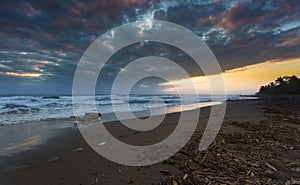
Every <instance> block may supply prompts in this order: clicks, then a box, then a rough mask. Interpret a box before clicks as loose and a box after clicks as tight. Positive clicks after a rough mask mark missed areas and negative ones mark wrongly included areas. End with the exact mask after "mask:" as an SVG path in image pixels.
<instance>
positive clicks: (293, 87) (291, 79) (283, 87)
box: [258, 75, 300, 95]
mask: <svg viewBox="0 0 300 185" xmlns="http://www.w3.org/2000/svg"><path fill="white" fill-rule="evenodd" d="M258 94H270V95H281V94H300V79H299V78H298V77H297V76H295V75H293V76H283V77H278V78H277V79H276V80H275V81H274V82H271V83H269V84H268V85H265V86H261V87H260V90H259V92H258Z"/></svg>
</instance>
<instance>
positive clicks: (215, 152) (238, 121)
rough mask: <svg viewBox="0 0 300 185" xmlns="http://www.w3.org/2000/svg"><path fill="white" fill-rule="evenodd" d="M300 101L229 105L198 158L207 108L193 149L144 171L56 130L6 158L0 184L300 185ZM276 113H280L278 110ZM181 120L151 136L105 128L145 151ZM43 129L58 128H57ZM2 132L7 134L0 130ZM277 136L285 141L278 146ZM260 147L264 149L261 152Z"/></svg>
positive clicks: (74, 133) (169, 120) (0, 165)
mask: <svg viewBox="0 0 300 185" xmlns="http://www.w3.org/2000/svg"><path fill="white" fill-rule="evenodd" d="M297 101H298V102H299V98H292V100H288V101H282V102H279V101H274V99H272V100H244V101H230V102H228V104H227V112H226V116H225V120H224V124H223V126H222V130H221V132H220V133H219V136H218V138H217V140H216V141H215V142H214V143H213V144H212V145H211V147H210V148H209V149H208V150H207V151H202V152H198V151H197V146H198V143H199V140H200V137H201V135H202V132H203V128H204V126H205V124H206V123H207V118H208V116H209V113H210V108H203V109H201V115H200V119H199V124H198V128H197V130H196V132H195V134H194V136H193V138H192V139H191V140H190V142H189V144H188V145H187V146H186V147H184V148H183V149H182V150H181V151H180V152H178V153H177V154H176V155H175V156H173V157H172V158H170V159H168V160H166V161H164V162H161V163H159V164H155V165H151V166H146V167H127V166H123V165H118V164H115V163H113V162H110V161H108V160H106V159H104V158H103V157H101V156H99V155H98V154H97V153H95V152H94V151H93V150H92V149H91V148H90V147H89V146H88V145H87V143H86V142H85V141H84V139H83V138H82V137H81V135H80V133H79V131H78V130H77V129H76V128H62V129H58V130H54V131H53V133H55V136H54V137H53V138H51V139H49V140H47V141H46V143H44V144H42V145H39V146H37V147H35V148H33V149H32V150H28V151H25V152H22V153H18V154H15V155H12V156H9V157H8V156H5V157H1V161H0V182H1V185H15V184H16V185H18V184H22V185H27V184H28V185H29V184H30V185H35V184H51V185H52V184H64V185H68V184H72V185H73V184H78V185H79V184H128V183H129V184H152V183H154V184H158V183H159V182H162V184H173V185H174V184H176V183H177V184H208V183H209V182H213V183H214V184H216V183H222V182H223V183H225V184H226V183H227V184H230V183H235V184H238V183H240V184H245V183H252V184H253V183H256V184H264V183H269V184H274V183H278V184H282V183H290V182H292V180H294V182H296V180H297V179H300V176H299V173H297V170H299V169H300V164H299V155H297V154H299V148H300V146H299V141H300V140H299V131H298V129H299V127H300V125H299V117H297V116H294V115H299V114H296V113H297V107H296V106H297V104H295V102H297ZM291 102H292V104H291ZM276 105H277V106H276ZM270 106H274V107H273V108H270ZM278 106H282V107H283V108H281V109H275V108H276V107H278ZM284 106H289V111H292V112H289V113H286V112H284V110H286V109H284ZM298 106H299V105H298ZM298 109H299V107H298ZM274 111H277V112H276V113H274ZM298 113H299V111H298ZM178 116H179V114H177V113H174V114H169V115H168V116H167V117H166V120H165V121H164V123H163V124H162V125H161V126H160V127H158V129H156V130H153V131H150V132H147V133H143V132H135V131H132V130H129V129H126V128H125V127H122V126H121V125H119V124H118V123H117V122H115V123H110V124H107V127H108V129H109V130H110V131H111V132H112V133H113V134H114V135H115V137H117V138H118V139H120V140H122V141H124V142H126V143H130V144H136V145H145V144H151V143H153V142H156V141H160V140H161V139H163V138H164V137H166V136H167V135H168V134H169V133H171V132H172V130H173V129H174V127H175V126H176V123H177V119H178ZM289 116H292V118H291V117H289ZM285 119H286V121H284V120H285ZM287 120H288V121H287ZM291 120H292V121H291ZM297 121H298V122H297ZM67 122H68V121H67ZM263 123H264V124H263ZM45 124H55V121H48V122H47V123H45ZM65 124H68V123H65ZM70 124H72V123H70ZM18 127H19V125H18ZM24 127H25V124H24ZM3 128H4V129H6V128H9V127H2V128H0V129H3ZM264 132H265V133H266V134H263V133H264ZM41 134H42V133H41ZM272 134H274V135H272ZM277 136H278V137H279V136H280V138H283V139H281V140H279V139H278V138H275V137H277ZM291 136H292V137H291ZM254 137H255V138H254ZM284 138H285V139H286V138H288V139H287V140H285V139H284ZM297 141H298V142H297ZM260 145H261V148H257V147H259V146H260ZM275 145H276V147H272V146H275ZM285 147H286V148H285ZM258 151H260V152H258ZM253 152H256V153H253ZM251 157H252V158H253V159H252V158H251ZM284 159H289V161H285V160H284ZM253 160H254V162H255V161H256V162H257V163H258V164H254V162H253ZM274 161H275V162H274ZM278 161H279V164H278ZM280 162H281V163H280ZM248 163H249V164H248ZM282 163H284V164H282ZM285 163H288V164H285ZM255 165H256V166H255ZM289 165H290V166H289ZM260 170H262V171H267V172H265V173H264V172H262V171H260ZM295 179H296V180H295ZM207 180H208V181H207Z"/></svg>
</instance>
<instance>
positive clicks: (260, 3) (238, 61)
mask: <svg viewBox="0 0 300 185" xmlns="http://www.w3.org/2000/svg"><path fill="white" fill-rule="evenodd" d="M148 19H149V20H150V19H157V20H165V21H170V22H174V23H177V24H179V25H182V26H185V27H187V28H188V29H190V30H192V31H193V32H194V33H196V34H197V35H199V37H201V38H202V39H203V40H204V41H205V42H206V43H207V44H208V45H209V46H210V48H211V49H212V51H213V52H214V54H215V55H216V57H217V59H218V60H219V62H220V65H221V67H222V69H223V70H224V71H226V70H230V69H234V68H238V67H243V66H246V65H251V64H255V63H259V62H262V61H267V60H278V59H286V58H291V57H299V53H300V52H299V51H300V50H299V48H300V21H299V20H300V1H296V0H295V1H291V0H270V1H264V0H252V1H250V0H241V1H236V0H228V1H220V0H194V1H192V0H188V1H186V0H166V1H159V0H153V1H149V0H87V1H86V0H62V1H53V0H44V1H40V0H22V1H16V0H12V1H3V2H1V6H0V23H1V24H0V48H1V49H0V83H1V87H6V88H5V89H4V90H3V88H1V92H0V93H14V92H16V90H17V89H18V93H22V92H28V93H32V92H44V91H46V92H47V91H48V92H49V93H55V92H56V93H58V92H70V90H71V89H70V87H71V85H72V79H73V74H74V72H75V69H76V65H77V63H78V61H79V59H80V57H81V55H82V54H83V52H84V51H85V49H86V48H87V47H88V46H89V45H90V44H91V43H92V42H93V41H94V40H95V39H96V38H97V37H99V36H100V35H101V34H103V33H105V32H106V31H108V30H110V29H111V28H114V27H116V26H119V25H122V24H124V23H128V22H132V21H136V20H148ZM154 45H155V44H154ZM154 45H152V47H151V45H147V44H140V45H134V46H132V47H131V48H129V49H128V50H127V51H129V52H130V51H131V52H130V53H128V52H127V53H126V54H125V52H123V53H122V52H121V53H120V54H119V55H117V56H116V57H115V58H113V59H112V61H111V62H110V63H109V64H108V65H107V66H106V68H105V71H106V72H107V73H106V74H103V78H104V77H105V76H106V79H107V80H108V81H109V79H112V77H114V76H115V75H116V74H117V73H118V72H119V71H120V70H121V68H122V66H124V65H125V64H126V63H124V62H129V61H130V60H133V59H136V58H138V57H141V56H147V55H149V54H152V52H154V55H157V56H166V57H168V58H170V59H174V60H176V59H177V62H178V63H179V64H180V65H182V66H184V67H185V68H187V69H188V70H190V71H191V74H193V75H197V72H195V70H194V69H195V68H194V66H193V65H192V62H191V60H190V58H188V57H187V56H186V55H185V54H184V53H182V52H179V51H177V50H176V49H174V48H173V49H172V48H169V47H167V46H163V45H161V46H160V49H153V48H156V47H154ZM137 51H139V52H141V53H142V54H136V53H137ZM120 61H121V62H120ZM193 70H194V71H193ZM32 87H35V88H32ZM141 87H142V88H146V85H141ZM147 87H148V86H147ZM22 90H23V91H22Z"/></svg>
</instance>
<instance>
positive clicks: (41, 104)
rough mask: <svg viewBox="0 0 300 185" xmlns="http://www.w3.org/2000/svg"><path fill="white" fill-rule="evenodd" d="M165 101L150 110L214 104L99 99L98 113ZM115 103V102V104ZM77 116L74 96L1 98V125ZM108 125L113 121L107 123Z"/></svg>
mask: <svg viewBox="0 0 300 185" xmlns="http://www.w3.org/2000/svg"><path fill="white" fill-rule="evenodd" d="M88 98H90V97H89V96H82V97H80V101H82V102H81V104H82V105H84V106H90V105H87V104H86V102H87V100H88ZM157 98H160V99H163V100H164V103H165V104H163V103H162V102H157V103H155V102H154V103H153V102H152V103H151V106H150V108H159V107H163V106H167V107H175V106H179V105H188V104H195V103H201V102H211V99H212V98H211V96H210V95H199V97H198V99H197V100H194V99H193V100H189V99H188V98H187V99H185V100H182V101H181V100H180V97H179V96H177V95H130V96H129V97H126V96H124V95H113V100H112V99H111V95H96V96H95V102H96V110H94V111H98V112H99V113H101V114H102V115H104V117H105V115H109V114H111V113H113V112H114V111H113V108H112V103H114V105H116V106H117V110H116V111H119V112H124V111H126V110H127V109H126V106H125V105H126V104H127V103H129V105H130V108H131V111H132V112H140V111H147V110H149V105H150V104H149V102H150V101H151V100H152V99H157ZM245 98H249V97H241V96H239V95H227V97H226V99H227V100H228V99H230V100H239V99H245ZM226 99H224V97H222V98H221V96H220V97H217V96H216V97H214V100H218V101H225V100H226ZM112 101H113V102H112ZM72 116H74V113H73V104H72V96H66V95H57V96H53V95H51V96H45V95H23V96H20V95H18V96H15V95H2V96H0V124H1V125H12V124H19V123H26V122H31V121H41V120H51V119H64V118H70V117H72ZM108 121H110V120H109V119H108Z"/></svg>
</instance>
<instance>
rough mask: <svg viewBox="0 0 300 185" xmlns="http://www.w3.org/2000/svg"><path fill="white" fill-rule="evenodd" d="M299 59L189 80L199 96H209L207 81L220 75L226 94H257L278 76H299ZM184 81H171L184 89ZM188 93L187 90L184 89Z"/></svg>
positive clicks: (267, 62)
mask: <svg viewBox="0 0 300 185" xmlns="http://www.w3.org/2000/svg"><path fill="white" fill-rule="evenodd" d="M299 69H300V58H290V59H284V60H279V59H278V60H268V61H265V62H261V63H258V64H254V65H249V66H244V67H240V68H235V69H232V70H228V71H225V72H223V73H222V74H217V75H208V76H197V77H192V78H191V80H192V82H193V83H194V85H195V87H196V88H197V91H198V93H199V94H210V85H209V79H213V78H216V77H220V75H222V77H223V79H224V84H225V88H226V93H227V94H254V93H256V92H258V90H259V88H260V86H262V85H266V84H268V83H269V82H271V81H274V80H275V79H276V78H278V77H279V76H291V75H296V76H300V70H299ZM186 81H187V80H186V79H182V80H178V81H173V82H172V83H173V84H176V85H179V86H180V87H182V88H183V89H185V88H186V87H185V85H184V84H186ZM160 85H161V86H169V85H170V83H162V84H160ZM185 90H186V92H189V89H185ZM163 92H164V93H175V92H176V90H175V89H174V88H169V87H168V88H166V89H164V90H163Z"/></svg>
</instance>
